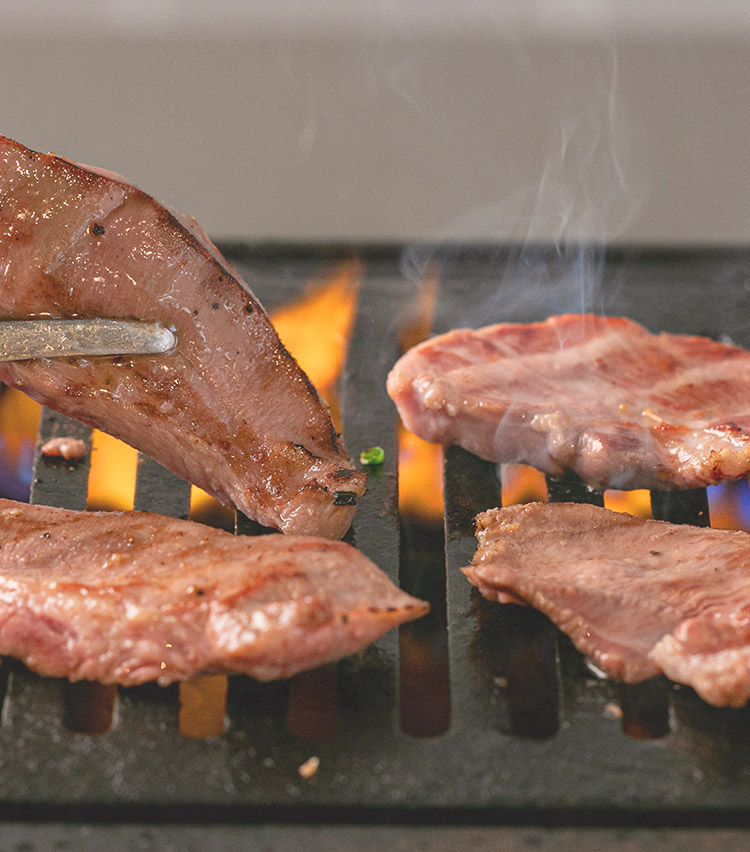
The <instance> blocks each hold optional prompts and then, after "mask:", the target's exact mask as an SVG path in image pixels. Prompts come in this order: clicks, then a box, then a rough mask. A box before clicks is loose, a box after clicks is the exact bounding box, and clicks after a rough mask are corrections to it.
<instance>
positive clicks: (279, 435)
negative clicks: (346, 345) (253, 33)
mask: <svg viewBox="0 0 750 852" xmlns="http://www.w3.org/2000/svg"><path fill="white" fill-rule="evenodd" d="M0 286H1V287H2V293H1V294H0V318H3V319H10V318H26V317H84V318H85V317H105V318H112V319H134V318H135V319H141V320H148V321H157V322H161V323H163V324H165V325H167V326H170V327H172V328H174V329H175V330H176V333H177V340H178V343H177V348H176V350H175V351H174V352H173V353H171V354H169V355H166V356H165V355H161V356H137V357H122V358H89V359H84V358H71V359H65V360H52V359H46V360H45V359H40V360H37V361H26V362H18V363H8V364H2V365H0V381H2V382H5V383H6V384H8V385H12V386H14V387H17V388H20V389H21V390H24V391H26V392H27V393H28V394H29V395H30V396H32V397H33V398H34V399H36V400H38V401H39V402H41V403H43V404H44V405H47V406H49V407H50V408H53V409H55V410H57V411H61V412H63V413H64V414H67V415H69V416H71V417H73V418H76V419H77V420H80V421H82V422H84V423H86V424H88V425H90V426H94V427H97V428H99V429H102V430H104V431H106V432H109V433H110V434H112V435H115V436H116V437H118V438H121V439H122V440H124V441H126V442H127V443H129V444H131V445H132V446H134V447H136V448H137V449H139V450H142V451H143V452H144V453H146V454H147V455H149V456H151V457H153V458H154V459H156V460H157V461H159V462H160V463H161V464H163V465H164V466H165V467H166V468H168V469H170V470H171V471H173V472H174V473H176V474H177V475H178V476H180V477H182V478H184V479H186V480H189V481H190V482H192V483H194V484H196V485H198V486H200V487H201V488H203V489H205V490H206V491H207V492H209V493H210V494H212V495H213V496H214V497H216V498H217V499H219V500H220V501H221V502H223V503H228V504H233V505H235V506H236V507H237V508H239V509H240V510H241V511H243V512H244V513H245V514H247V515H248V516H249V517H251V518H255V519H257V520H259V521H260V522H261V523H263V524H266V525H268V526H272V527H276V528H279V529H281V530H282V531H283V532H288V533H300V534H314V535H323V536H327V537H333V538H338V537H340V536H341V535H343V534H344V532H345V531H346V529H347V528H348V526H349V524H350V522H351V518H352V514H353V512H354V504H356V500H357V497H358V496H359V495H361V494H362V493H363V491H364V475H363V474H362V473H360V472H358V471H355V470H354V469H353V466H352V463H351V461H350V460H349V459H348V457H347V455H346V452H345V449H344V446H343V443H342V441H341V439H340V437H339V436H338V435H337V434H336V431H335V429H334V427H333V424H332V421H331V418H330V415H329V412H328V408H327V406H326V404H325V403H324V402H323V401H322V400H321V398H320V397H319V395H318V393H317V391H316V390H315V388H314V387H313V386H312V384H311V383H310V381H309V380H308V378H307V376H306V375H305V374H304V372H303V371H302V370H301V369H300V367H299V366H298V364H297V363H296V362H295V360H294V359H293V358H292V357H291V356H290V354H289V353H288V352H287V351H286V349H285V348H284V346H283V345H282V343H281V342H280V341H279V338H278V335H277V334H276V332H275V330H274V328H273V326H272V324H271V322H270V320H269V318H268V316H267V314H266V312H265V311H264V310H263V308H262V306H261V305H260V303H259V302H258V300H257V299H256V298H255V296H254V295H253V293H252V292H251V290H250V288H249V287H248V285H247V284H246V283H245V282H244V281H242V279H241V278H240V277H239V275H238V274H237V272H236V271H235V270H234V269H233V268H232V267H231V266H230V265H229V264H228V263H227V262H226V261H225V260H224V259H223V258H222V256H221V255H220V254H219V252H218V250H217V249H216V247H215V246H214V245H213V244H212V243H211V241H210V240H209V239H208V237H207V236H206V235H205V234H204V233H203V231H202V230H201V229H200V228H199V226H198V225H197V224H196V223H195V222H194V221H192V220H190V219H187V218H186V217H183V216H180V214H178V213H176V212H174V211H172V210H169V209H166V208H165V207H162V206H161V205H160V204H159V203H157V202H156V201H155V200H154V199H153V198H151V197H150V196H148V195H146V194H145V193H143V192H141V191H140V190H138V189H136V188H135V187H133V186H131V185H130V184H128V183H126V182H125V181H124V180H123V179H122V178H120V177H119V176H117V175H114V174H112V173H110V172H105V171H102V170H100V169H93V168H90V167H87V166H81V165H78V164H76V163H73V162H70V161H68V160H65V159H62V158H60V157H57V156H55V155H51V154H49V155H48V154H39V153H35V152H33V151H30V150H28V149H27V148H25V147H23V146H22V145H20V144H18V143H16V142H14V141H12V140H10V139H7V138H4V137H0Z"/></svg>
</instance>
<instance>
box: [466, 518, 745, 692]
mask: <svg viewBox="0 0 750 852" xmlns="http://www.w3.org/2000/svg"><path fill="white" fill-rule="evenodd" d="M477 539H478V542H479V547H478V548H477V551H476V554H475V556H474V559H473V560H472V564H471V565H470V566H469V567H468V568H466V569H464V573H465V574H466V575H467V577H468V578H469V580H470V581H471V582H472V583H473V584H474V585H475V586H477V588H478V589H479V590H480V592H481V593H482V594H483V595H484V596H485V597H486V598H488V599H489V600H496V601H499V602H500V603H514V602H515V603H523V604H530V605H532V606H534V607H535V608H537V609H539V610H541V611H542V612H543V613H545V614H546V615H547V616H548V617H549V618H550V619H551V620H552V621H553V622H554V623H555V624H556V625H557V626H558V627H559V628H560V629H561V630H562V631H563V632H564V633H566V634H567V635H568V636H570V638H571V639H572V640H573V642H574V644H575V645H576V647H577V648H578V649H579V650H580V651H581V652H582V653H583V654H586V655H588V656H589V657H590V658H591V659H592V660H593V661H594V663H595V664H596V665H597V666H598V667H599V668H600V669H601V670H602V671H604V672H605V673H606V674H608V675H610V676H611V677H615V678H619V679H622V680H624V681H628V682H638V681H641V680H645V679H646V678H649V677H652V676H654V675H657V674H660V673H664V674H665V675H666V676H667V677H669V678H671V679H672V680H675V681H678V682H680V683H685V684H688V685H690V686H692V687H693V688H694V689H695V690H696V692H698V694H699V695H700V696H701V697H702V698H704V699H705V700H706V701H708V702H710V703H711V704H715V705H717V706H732V707H739V706H742V705H744V704H745V703H746V702H747V701H748V700H749V699H750V535H748V533H745V532H741V531H734V530H717V529H707V528H702V527H693V526H687V525H676V524H669V523H667V522H665V521H653V520H644V519H642V518H636V517H633V516H631V515H626V514H622V513H618V512H611V511H609V510H607V509H603V508H600V507H597V506H591V505H587V504H579V503H528V504H526V505H518V506H509V507H507V508H504V509H491V510H490V511H488V512H484V513H482V514H480V515H479V516H478V517H477Z"/></svg>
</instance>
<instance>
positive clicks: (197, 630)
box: [0, 500, 427, 685]
mask: <svg viewBox="0 0 750 852" xmlns="http://www.w3.org/2000/svg"><path fill="white" fill-rule="evenodd" d="M426 611H427V604H425V603H423V602H422V601H420V600H417V599H416V598H412V597H410V596H409V595H407V594H405V593H404V592H402V591H401V590H400V589H398V588H396V587H395V586H394V585H393V584H392V583H391V582H390V580H389V579H388V578H387V577H386V576H385V574H383V572H382V571H380V569H379V568H377V567H376V566H375V565H374V564H373V563H372V562H371V561H370V560H368V559H367V558H366V557H364V556H363V555H362V554H361V553H360V552H359V551H357V550H355V549H354V548H353V547H351V546H350V545H348V544H344V543H342V542H334V541H329V540H326V539H319V538H311V537H307V536H281V535H266V536H259V537H249V536H233V535H230V534H229V533H225V532H223V531H221V530H215V529H211V528H209V527H206V526H203V525H201V524H195V523H191V522H189V521H178V520H173V519H170V518H165V517H162V516H160V515H153V514H150V513H147V512H113V513H105V512H96V513H94V512H73V511H68V510H65V509H52V508H49V507H46V506H29V505H26V504H23V503H15V502H13V501H11V500H0V654H7V655H9V656H13V657H18V658H20V659H21V660H23V662H24V663H26V665H27V666H29V667H30V668H31V669H33V670H34V671H36V672H39V673H40V674H45V675H53V676H57V677H67V678H69V679H71V680H79V679H86V680H97V681H102V682H104V683H119V684H124V685H133V684H139V683H143V682H145V681H150V680H158V681H159V682H160V683H162V684H166V683H170V682H171V681H174V680H179V679H182V678H186V677H190V676H191V675H193V674H195V673H197V672H229V673H232V672H235V673H243V674H248V675H250V676H252V677H254V678H257V679H259V680H273V679H275V678H283V677H289V676H290V675H292V674H294V673H295V672H298V671H300V670H302V669H308V668H312V667H314V666H318V665H320V664H322V663H326V662H329V661H332V660H337V659H339V658H341V657H344V656H347V655H348V654H352V653H354V652H355V651H357V650H359V649H360V648H362V647H364V646H365V645H367V644H369V643H370V642H372V641H373V640H374V639H376V638H377V637H378V636H380V635H381V634H383V633H385V632H386V631H387V630H388V629H390V628H391V627H394V626H395V625H397V624H400V623H402V622H404V621H409V620H410V619H413V618H417V617H418V616H420V615H423V614H424V613H425V612H426Z"/></svg>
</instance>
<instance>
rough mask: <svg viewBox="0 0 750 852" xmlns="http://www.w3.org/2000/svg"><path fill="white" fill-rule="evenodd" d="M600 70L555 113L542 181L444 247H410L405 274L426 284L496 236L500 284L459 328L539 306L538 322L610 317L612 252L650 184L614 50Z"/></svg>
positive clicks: (461, 226) (447, 231) (484, 212)
mask: <svg viewBox="0 0 750 852" xmlns="http://www.w3.org/2000/svg"><path fill="white" fill-rule="evenodd" d="M522 60H523V57H519V61H522ZM571 61H574V57H573V58H572V59H571ZM597 65H598V67H599V68H600V73H599V74H596V75H591V76H590V77H588V78H584V79H581V78H580V77H579V78H575V77H572V78H571V79H573V80H577V82H578V83H579V85H578V86H577V87H576V88H575V90H574V91H569V92H568V93H567V97H565V98H562V99H560V101H559V102H558V103H557V104H556V105H555V111H554V113H552V114H550V115H549V116H548V118H547V122H546V125H547V127H548V128H549V132H548V135H547V137H546V139H547V144H546V146H545V147H546V153H545V156H544V158H543V160H542V161H541V162H540V167H539V172H538V176H537V177H536V179H535V180H534V181H533V182H531V183H529V182H527V183H525V184H524V185H521V186H519V187H518V188H516V189H515V190H514V191H512V192H510V193H509V194H508V195H507V196H506V197H504V198H503V199H501V200H500V201H498V202H496V203H492V204H489V205H485V206H483V207H477V208H474V209H472V210H469V211H467V212H466V213H464V214H463V215H461V216H460V217H458V218H456V219H454V220H453V221H451V222H450V223H448V224H447V225H446V226H445V228H444V231H443V234H442V236H441V238H440V239H439V240H438V241H437V243H436V245H434V246H432V247H430V248H428V249H425V248H424V247H418V246H413V247H409V248H408V249H407V250H406V251H405V253H404V256H403V258H402V271H403V272H404V274H405V275H406V276H408V277H410V278H417V279H418V278H420V277H421V276H424V275H425V270H426V269H428V268H435V267H436V266H437V267H443V269H444V271H445V272H447V273H449V272H450V267H451V262H452V256H453V251H454V250H455V251H456V252H458V253H460V251H461V248H462V247H464V246H466V245H470V244H472V243H476V242H477V235H480V238H479V241H480V242H482V243H486V242H487V235H488V234H496V235H497V237H496V240H493V242H496V244H497V258H496V260H497V263H496V266H495V268H494V270H493V272H494V274H496V276H497V286H496V287H495V288H494V289H493V291H492V295H491V296H490V297H486V296H484V295H483V296H482V298H481V301H480V302H478V303H474V304H472V303H471V300H467V302H466V305H465V306H464V310H463V312H462V313H463V315H462V316H460V317H457V318H456V323H457V324H463V325H473V326H476V325H483V324H487V322H488V321H502V320H503V319H505V318H513V317H514V316H515V315H516V314H521V315H523V314H525V313H529V312H533V311H534V308H535V307H536V313H537V314H538V315H539V316H538V318H539V319H542V318H544V316H546V315H550V314H552V313H562V312H580V313H586V312H591V311H594V312H596V311H598V310H599V311H601V300H600V296H601V292H600V285H601V281H602V271H603V265H604V252H605V249H606V247H607V246H608V245H611V244H612V243H616V242H617V241H618V239H619V238H620V237H621V235H622V234H623V233H625V232H626V231H627V228H628V225H629V224H630V223H631V222H632V221H633V219H634V217H635V216H637V214H638V211H639V209H640V206H641V204H642V201H643V199H644V196H645V187H646V185H647V184H648V179H647V175H645V174H644V173H643V170H642V167H641V164H640V163H636V162H635V161H634V156H633V152H632V151H631V149H630V147H629V144H628V143H629V139H630V138H631V137H632V134H631V133H630V132H629V126H630V124H631V122H632V121H634V120H635V119H633V118H632V117H630V116H628V115H626V111H625V108H624V106H623V104H622V103H621V101H620V98H619V91H618V64H617V53H616V49H615V47H614V45H612V44H606V45H603V46H602V48H601V51H600V54H599V61H598V63H597ZM502 167H504V168H506V169H512V163H510V164H508V163H506V164H503V165H502ZM488 298H489V303H488V301H487V299H488ZM488 318H490V319H489V320H488Z"/></svg>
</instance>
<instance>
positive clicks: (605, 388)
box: [388, 314, 750, 489]
mask: <svg viewBox="0 0 750 852" xmlns="http://www.w3.org/2000/svg"><path fill="white" fill-rule="evenodd" d="M388 392H389V394H390V395H391V397H392V398H393V400H394V401H395V403H396V405H397V407H398V410H399V414H400V415H401V418H402V420H403V422H404V425H405V426H406V427H407V429H410V430H411V431H412V432H415V433H416V434H417V435H419V436H420V437H422V438H425V439H426V440H428V441H436V442H440V443H444V444H459V445H461V446H462V447H464V448H466V449H467V450H470V451H471V452H473V453H476V454H477V455H478V456H481V457H482V458H485V459H488V460H490V461H498V462H515V461H520V462H526V463H527V464H531V465H533V466H534V467H536V468H538V469H539V470H542V471H544V472H546V473H549V474H553V475H560V474H561V473H563V472H564V471H565V470H571V471H574V472H575V473H577V474H578V475H579V476H581V477H582V478H583V479H584V480H585V481H586V482H587V483H588V484H589V485H591V486H594V487H598V488H655V489H669V488H698V487H703V486H705V485H713V484H716V483H717V482H722V481H729V480H733V479H738V478H741V477H745V476H747V475H748V472H750V352H747V351H746V350H744V349H740V348H737V347H733V346H726V345H723V344H720V343H716V342H714V341H711V340H708V339H706V338H702V337H688V336H681V335H672V334H659V335H654V334H651V333H650V332H648V331H646V329H644V328H643V327H642V326H640V325H638V324H636V323H634V322H631V321H630V320H627V319H607V318H602V317H595V316H591V315H572V314H569V315H565V316H557V317H552V318H551V319H549V320H547V321H546V322H541V323H532V324H529V325H512V324H506V325H496V326H490V327H488V328H483V329H479V330H477V331H470V330H460V331H453V332H450V333H449V334H445V335H442V336H440V337H436V338H433V339H432V340H428V341H426V342H425V343H422V344H420V345H419V346H417V347H415V348H414V349H412V350H410V351H409V352H407V353H406V355H404V357H403V358H401V360H400V361H399V362H398V363H397V364H396V366H395V367H394V369H393V371H392V372H391V374H390V376H389V378H388Z"/></svg>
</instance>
